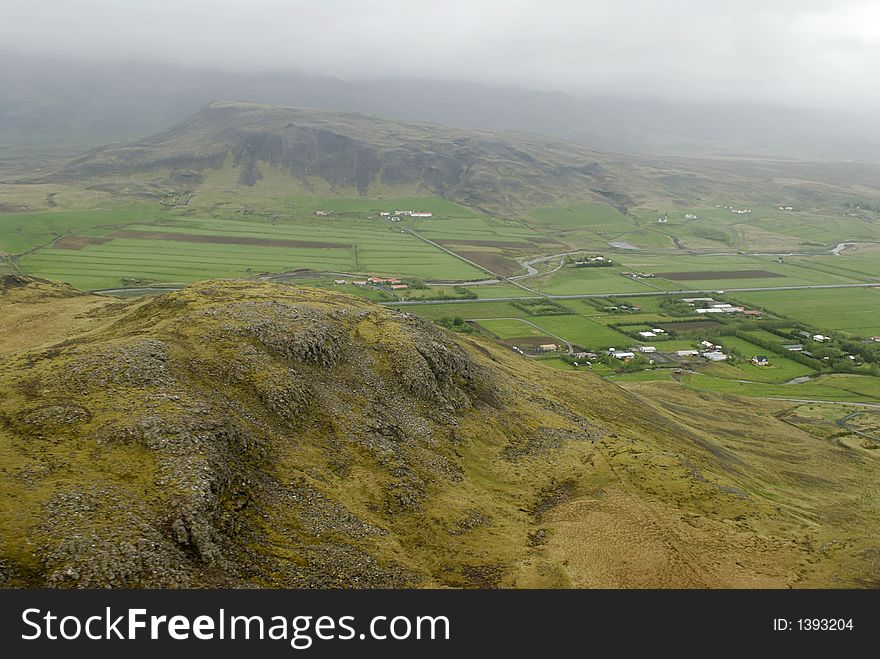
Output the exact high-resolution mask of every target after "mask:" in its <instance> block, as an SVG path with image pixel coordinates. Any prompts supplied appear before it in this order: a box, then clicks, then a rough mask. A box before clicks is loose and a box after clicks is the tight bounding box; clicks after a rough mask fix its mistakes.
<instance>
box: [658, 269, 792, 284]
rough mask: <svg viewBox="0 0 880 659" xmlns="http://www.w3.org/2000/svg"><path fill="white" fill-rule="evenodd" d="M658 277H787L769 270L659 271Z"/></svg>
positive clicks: (697, 279) (673, 278)
mask: <svg viewBox="0 0 880 659" xmlns="http://www.w3.org/2000/svg"><path fill="white" fill-rule="evenodd" d="M657 276H658V277H663V278H664V279H671V280H672V281H700V280H703V279H706V280H708V279H765V278H770V277H785V275H781V274H779V273H778V272H770V271H769V270H697V271H695V272H658V273H657Z"/></svg>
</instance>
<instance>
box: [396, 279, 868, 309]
mask: <svg viewBox="0 0 880 659" xmlns="http://www.w3.org/2000/svg"><path fill="white" fill-rule="evenodd" d="M872 287H873V288H880V281H878V282H873V283H866V284H810V285H804V286H762V287H759V288H725V289H723V290H724V292H725V293H756V292H759V291H807V290H814V289H826V288H872ZM526 290H530V289H526ZM718 291H719V289H717V288H702V289H691V290H678V291H644V292H638V293H610V292H609V293H582V294H579V295H542V294H540V293H537V292H535V291H530V292H532V293H535V294H534V295H531V296H521V297H484V298H480V299H479V300H407V301H401V302H382V303H381V304H391V305H397V304H455V303H467V302H509V301H511V300H534V299H536V298H549V299H551V300H582V299H586V298H595V297H647V296H648V295H694V294H703V293H718Z"/></svg>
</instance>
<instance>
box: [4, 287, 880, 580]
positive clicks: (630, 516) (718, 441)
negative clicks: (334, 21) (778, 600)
mask: <svg viewBox="0 0 880 659" xmlns="http://www.w3.org/2000/svg"><path fill="white" fill-rule="evenodd" d="M17 283H23V284H24V285H23V286H16V287H14V288H7V289H5V290H3V291H2V293H0V304H2V305H4V308H5V309H12V310H17V312H18V313H17V314H16V313H13V314H4V315H3V316H2V317H0V331H2V334H0V336H8V332H7V330H8V328H9V323H11V322H17V323H18V329H19V332H18V334H23V335H25V336H27V337H28V339H27V340H26V341H23V342H19V343H18V344H16V345H13V346H9V345H8V344H7V343H5V341H6V339H4V342H0V348H2V349H0V394H2V395H0V452H2V456H3V464H4V470H3V472H2V473H0V502H2V503H0V528H2V530H3V533H2V534H0V537H2V541H0V582H2V583H3V584H5V585H7V586H32V587H33V586H52V587H104V586H126V587H144V586H241V585H245V586H273V587H277V586H284V587H291V586H299V587H318V586H322V587H326V586H333V587H336V586H344V587H378V586H386V587H387V586H402V587H424V586H454V587H496V586H520V587H521V586H541V587H560V586H606V587H607V586H624V587H626V586H630V587H632V586H635V587H639V586H642V587H644V586H662V587H705V586H796V585H805V586H806V585H814V586H815V585H831V584H835V585H871V584H874V585H876V583H877V579H878V576H880V564H878V561H877V556H876V554H877V549H876V548H877V547H878V545H880V542H878V537H880V534H878V528H877V522H876V517H875V516H874V515H873V513H872V511H873V510H874V508H873V506H874V504H873V503H872V500H868V499H870V496H869V497H868V499H866V498H865V497H866V494H867V493H868V492H870V491H871V490H870V488H871V485H870V484H872V483H874V482H876V476H877V463H876V461H872V460H861V461H854V460H852V459H850V457H849V455H848V454H847V451H846V450H845V449H843V448H842V447H835V446H832V445H830V444H827V443H825V442H822V441H821V440H818V439H816V438H815V437H812V436H810V435H808V434H807V433H804V432H802V431H799V430H797V429H796V428H793V427H792V426H790V425H788V424H785V423H783V422H782V421H779V420H777V419H775V418H774V417H773V416H772V413H771V412H772V409H773V407H772V404H771V403H769V402H766V403H755V402H751V401H750V402H742V401H739V400H737V399H732V398H724V397H719V396H710V395H706V394H703V395H698V394H694V393H692V392H687V391H685V390H683V389H680V388H674V387H671V386H670V388H667V389H664V388H660V387H657V388H654V389H652V390H651V392H650V396H648V395H647V392H645V394H646V395H642V394H641V393H638V392H636V393H627V392H626V391H624V390H622V389H620V388H619V387H617V386H615V385H614V384H612V383H608V382H605V381H603V380H601V379H600V378H596V377H593V376H591V375H589V374H582V373H556V372H552V373H553V375H554V377H549V374H550V373H551V371H549V370H546V369H544V368H543V367H537V368H536V367H535V365H534V364H532V363H530V362H529V361H528V360H525V359H524V358H522V357H520V356H518V355H515V354H512V353H510V352H509V351H505V350H503V349H501V348H500V347H498V346H496V345H493V344H491V343H489V342H486V341H484V340H481V339H479V338H477V337H471V336H462V335H453V334H450V333H448V332H446V331H445V330H442V329H440V328H438V327H436V326H434V325H432V324H430V323H428V322H427V321H424V320H421V319H419V318H416V317H414V316H411V315H409V314H406V313H401V312H398V311H393V310H390V309H387V308H383V307H380V306H377V305H374V304H372V303H370V302H367V301H364V300H362V299H358V298H353V297H350V296H347V295H344V294H339V293H331V292H326V291H317V290H311V289H300V288H296V287H292V286H286V285H278V284H265V283H259V284H258V283H253V282H244V281H212V282H205V283H201V284H197V285H194V286H191V287H188V288H186V289H183V290H181V291H177V292H173V293H169V294H166V295H163V296H161V297H157V298H152V299H149V300H135V301H128V302H119V301H117V300H108V299H106V298H99V297H95V296H89V295H84V294H77V293H75V292H71V290H70V289H67V288H66V287H65V289H64V291H63V294H60V295H59V294H56V292H53V291H52V290H51V285H49V284H46V283H42V282H28V281H27V279H26V278H21V280H20V281H18V282H17ZM31 286H33V287H34V288H33V290H32V293H31V294H30V295H24V294H23V292H24V291H25V290H28V289H29V287H31ZM13 296H15V297H13ZM35 309H36V310H39V315H38V316H33V317H32V316H28V314H27V313H24V312H27V311H34V310H35ZM55 311H57V312H59V313H63V320H62V324H63V326H64V329H63V330H58V331H57V332H54V331H53V329H52V326H51V322H49V321H47V318H51V317H52V314H53V312H55ZM46 314H49V315H46ZM15 319H17V320H15ZM38 326H43V327H44V328H45V330H44V331H43V332H42V333H39V334H38V333H36V332H34V331H29V330H33V328H36V327H38ZM825 473H834V475H835V479H834V480H833V481H832V480H830V479H825V478H823V476H822V474H825ZM844 508H845V509H846V510H847V513H846V515H842V514H841V513H840V511H841V510H842V509H844ZM829 543H832V544H830V545H829ZM828 547H832V549H828ZM832 574H833V579H832Z"/></svg>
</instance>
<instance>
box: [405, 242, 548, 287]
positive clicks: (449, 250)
mask: <svg viewBox="0 0 880 659" xmlns="http://www.w3.org/2000/svg"><path fill="white" fill-rule="evenodd" d="M402 231H405V232H406V233H408V234H410V235H412V236H415V237H416V238H418V239H419V240H421V241H422V242H426V243H428V244H429V245H431V246H432V247H436V248H437V249H439V250H442V251H444V252H446V253H447V254H449V255H450V256H454V257H455V258H457V259H458V260H459V261H464V262H465V263H467V264H468V265H472V266H473V267H475V268H477V269H478V270H482V271H483V272H488V273H489V274H490V275H492V276H493V277H495V278H496V279H500V280H502V281H509V282H510V283H511V284H513V285H514V286H519V287H520V288H521V289H523V290H525V291H528V292H529V293H533V294H534V295H535V296H537V297H544V295H543V294H541V293H538V292H536V291H533V290H532V289H531V288H528V287H527V286H523V285H522V284H520V283H519V282H516V281H513V280H511V279H508V278H507V277H502V276H501V275H499V274H498V273H497V272H492V271H491V270H489V268H486V267H485V266H482V265H480V264H479V263H476V262H474V261H471V260H470V259H467V258H465V257H463V256H462V255H461V254H458V253H456V252H453V251H452V250H451V249H449V248H447V247H444V246H443V245H441V244H440V243H435V242H434V241H433V240H430V239H429V238H425V237H424V236H422V235H420V234H418V233H416V232H415V231H413V230H412V229H402Z"/></svg>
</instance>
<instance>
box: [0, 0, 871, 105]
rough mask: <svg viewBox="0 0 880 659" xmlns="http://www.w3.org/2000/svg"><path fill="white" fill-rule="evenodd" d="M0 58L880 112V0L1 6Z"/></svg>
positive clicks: (135, 0)
mask: <svg viewBox="0 0 880 659" xmlns="http://www.w3.org/2000/svg"><path fill="white" fill-rule="evenodd" d="M0 49H5V50H7V51H10V50H11V51H17V52H22V53H28V54H37V55H62V56H66V57H69V56H77V57H83V58H104V59H107V58H113V59H144V60H160V61H164V62H171V63H176V64H181V65H185V66H188V67H196V68H204V67H210V68H219V69H234V70H261V69H272V70H298V71H302V72H306V73H313V74H325V75H332V76H336V77H341V78H365V77H366V78H372V77H385V76H407V77H420V78H443V79H453V80H472V81H481V82H492V83H502V84H513V85H517V86H523V87H530V88H538V89H556V90H561V91H568V92H575V93H578V92H587V93H612V94H621V93H623V94H627V95H633V94H635V95H642V96H656V97H660V98H665V99H671V100H676V99H678V100H687V101H703V100H734V101H756V102H772V103H782V104H785V105H795V106H812V107H849V108H853V109H860V110H869V109H872V110H880V85H878V84H877V71H878V70H880V2H878V1H877V0H873V1H872V0H852V1H848V0H816V1H814V0H614V2H609V1H608V0H602V1H601V2H600V1H596V0H580V1H577V0H572V1H564V0H443V1H437V0H322V1H319V0H237V1H234V0H0ZM0 93H2V92H0Z"/></svg>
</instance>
